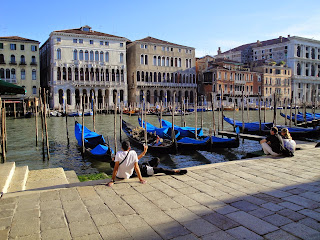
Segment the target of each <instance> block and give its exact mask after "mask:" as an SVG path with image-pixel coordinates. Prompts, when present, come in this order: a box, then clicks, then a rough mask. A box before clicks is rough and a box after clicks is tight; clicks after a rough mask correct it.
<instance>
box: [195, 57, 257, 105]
mask: <svg viewBox="0 0 320 240" xmlns="http://www.w3.org/2000/svg"><path fill="white" fill-rule="evenodd" d="M259 82H261V74H260V73H257V72H252V71H250V69H249V68H245V67H244V65H243V64H242V63H239V62H235V61H231V60H223V59H215V60H214V61H212V62H209V67H208V69H207V71H205V72H204V73H203V81H202V84H201V85H203V87H202V88H203V89H204V95H205V96H206V99H207V100H208V101H211V94H212V93H213V95H214V97H215V98H214V101H216V102H217V101H218V100H219V99H220V96H221V94H223V96H224V98H223V104H224V106H231V105H232V106H233V101H235V103H236V104H237V105H238V106H240V105H241V101H242V92H243V94H244V96H245V98H246V101H247V103H248V104H249V105H250V106H251V105H256V102H257V101H258V97H259V96H258V95H259V91H258V88H255V87H254V86H256V85H258V84H259ZM216 107H217V105H216Z"/></svg>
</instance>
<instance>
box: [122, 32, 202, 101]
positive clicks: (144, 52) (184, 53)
mask: <svg viewBox="0 0 320 240" xmlns="http://www.w3.org/2000/svg"><path fill="white" fill-rule="evenodd" d="M127 64H128V65H127V67H128V88H129V101H130V102H131V103H139V102H142V100H143V96H145V97H146V101H147V102H149V103H150V104H151V105H155V104H156V103H159V102H160V101H163V102H164V103H166V102H172V100H173V99H172V97H173V94H174V92H175V93H176V99H175V101H176V102H181V101H182V99H183V98H185V99H188V101H189V103H193V102H194V96H195V93H196V87H197V84H196V70H195V49H194V48H192V47H186V46H182V45H178V44H174V43H170V42H167V41H163V40H160V39H156V38H152V37H146V38H144V39H140V40H136V41H134V42H131V43H129V44H128V45H127Z"/></svg>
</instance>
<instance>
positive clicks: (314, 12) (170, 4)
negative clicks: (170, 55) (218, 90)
mask: <svg viewBox="0 0 320 240" xmlns="http://www.w3.org/2000/svg"><path fill="white" fill-rule="evenodd" d="M319 23H320V1H319V0H304V1H301V0H300V1H296V0H282V1H275V0H268V1H265V0H260V1H253V0H251V1H250V0H241V1H240V0H224V1H223V0H222V1H221V0H220V1H217V0H198V1H194V0H193V1H191V0H184V1H181V0H171V1H169V0H161V1H154V0H149V1H146V0H131V1H130V0H123V1H110V0H95V1H92V0H91V1H90V0H87V1H84V0H78V1H74V0H65V1H62V0H55V1H46V0H44V1H43V0H42V1H39V0H33V1H25V0H23V1H22V0H16V1H9V0H6V1H3V2H2V3H1V14H0V36H20V37H24V38H29V39H33V40H38V41H40V45H42V44H43V43H44V42H45V41H46V40H47V39H48V37H49V34H50V33H51V32H52V31H55V30H63V29H72V28H79V27H81V26H84V25H89V26H91V27H92V30H95V31H99V32H104V33H108V34H113V35H117V36H121V37H126V38H128V39H129V40H131V41H134V40H138V39H142V38H145V37H147V36H151V37H154V38H158V39H161V40H165V41H169V42H172V43H177V44H181V45H184V46H189V47H194V48H195V49H196V57H202V56H204V55H206V54H209V55H216V54H217V50H218V47H221V50H222V51H223V52H224V51H227V50H230V49H231V48H234V47H237V46H239V45H242V44H246V43H251V42H256V41H257V40H260V41H263V40H268V39H272V38H277V37H279V36H284V37H286V36H287V35H291V36H301V37H307V38H313V39H317V40H320V24H319Z"/></svg>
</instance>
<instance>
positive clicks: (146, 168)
mask: <svg viewBox="0 0 320 240" xmlns="http://www.w3.org/2000/svg"><path fill="white" fill-rule="evenodd" d="M128 146H129V147H128ZM125 149H128V150H127V151H125ZM130 149H131V148H130V143H129V142H128V141H124V142H122V150H123V151H124V152H126V154H128V155H129V152H134V154H135V156H137V153H136V152H135V151H133V150H130ZM147 150H148V146H144V151H143V152H142V153H141V154H140V155H139V156H137V159H138V160H137V161H135V160H134V164H133V165H132V164H131V166H130V167H128V163H127V164H126V165H124V167H122V164H125V162H127V159H126V157H125V156H127V155H125V156H124V154H122V156H121V160H119V161H120V163H119V161H117V160H118V159H117V156H118V155H120V154H118V153H121V152H122V151H119V152H118V153H117V155H116V158H115V160H114V161H115V165H114V169H113V174H112V179H111V181H110V182H109V183H108V184H107V185H108V186H112V185H113V183H114V182H115V178H116V177H117V178H118V179H128V178H130V177H131V176H135V175H137V176H138V177H139V180H140V182H141V183H142V184H144V183H146V181H145V180H143V179H142V176H143V177H150V176H152V175H154V174H157V173H164V174H166V175H174V174H176V175H183V174H186V173H187V172H188V171H187V170H184V169H182V170H171V169H165V168H159V167H158V165H159V163H160V159H159V158H153V159H152V160H150V161H148V162H146V163H142V164H141V165H139V164H138V161H139V160H140V159H141V158H142V157H143V156H144V155H145V154H146V152H147ZM123 156H124V157H123ZM135 156H134V157H135ZM122 161H123V163H122ZM128 161H129V160H128ZM122 168H124V169H122ZM140 169H141V171H140ZM134 170H135V171H134ZM119 173H120V174H119ZM123 173H125V174H123Z"/></svg>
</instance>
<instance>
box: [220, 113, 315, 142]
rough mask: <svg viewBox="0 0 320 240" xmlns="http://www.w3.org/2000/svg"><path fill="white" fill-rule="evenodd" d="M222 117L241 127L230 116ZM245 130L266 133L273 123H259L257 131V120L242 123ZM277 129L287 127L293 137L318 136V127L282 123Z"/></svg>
mask: <svg viewBox="0 0 320 240" xmlns="http://www.w3.org/2000/svg"><path fill="white" fill-rule="evenodd" d="M223 119H224V120H225V121H226V122H228V123H229V124H231V125H233V122H235V125H236V126H237V127H239V128H240V129H241V128H242V122H240V121H236V120H233V119H232V118H228V117H223ZM244 126H245V132H247V133H250V134H257V135H268V134H269V132H270V129H271V128H272V127H273V123H261V132H260V131H259V122H252V123H244ZM276 127H277V128H278V130H279V131H281V129H282V128H287V129H288V130H289V133H290V134H291V136H292V138H293V139H304V138H314V137H319V136H320V128H319V127H318V128H302V127H287V126H283V125H276Z"/></svg>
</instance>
